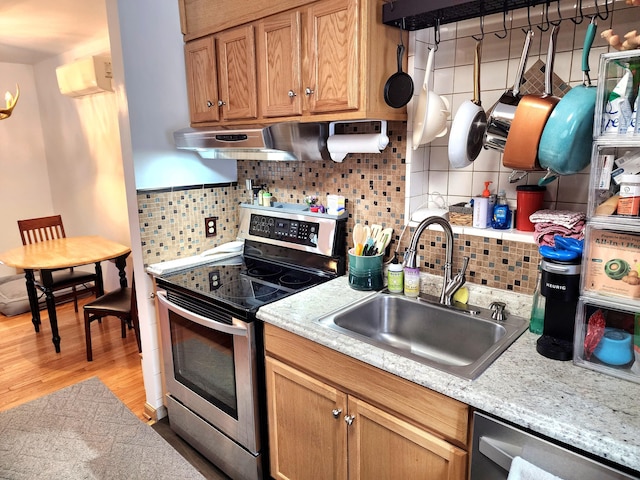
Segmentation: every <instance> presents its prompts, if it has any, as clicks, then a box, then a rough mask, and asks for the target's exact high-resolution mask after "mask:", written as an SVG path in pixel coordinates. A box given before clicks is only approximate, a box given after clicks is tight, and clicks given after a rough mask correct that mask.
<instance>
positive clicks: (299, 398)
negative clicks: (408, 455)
mask: <svg viewBox="0 0 640 480" xmlns="http://www.w3.org/2000/svg"><path fill="white" fill-rule="evenodd" d="M266 375H267V405H268V418H269V448H270V463H271V476H272V477H274V478H277V479H287V480H307V479H311V478H312V479H314V480H322V479H327V480H334V479H346V478H347V449H346V442H347V439H346V436H347V429H346V427H345V425H346V424H345V421H344V415H345V412H346V404H347V399H346V395H345V394H344V393H342V392H340V391H338V390H336V389H334V388H332V387H330V386H328V385H326V384H324V383H322V382H319V381H317V380H315V379H313V378H311V377H309V376H307V375H305V374H303V373H301V372H299V371H297V370H295V369H293V368H291V367H289V366H288V365H285V364H283V363H280V362H278V361H277V360H273V359H272V358H269V357H267V359H266ZM371 478H376V477H375V476H374V477H371ZM396 478H399V477H396Z"/></svg>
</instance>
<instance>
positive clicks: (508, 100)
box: [484, 30, 533, 152]
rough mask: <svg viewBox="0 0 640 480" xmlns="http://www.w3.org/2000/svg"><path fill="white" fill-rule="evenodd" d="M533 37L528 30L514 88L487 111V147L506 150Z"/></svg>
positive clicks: (485, 144) (485, 141)
mask: <svg viewBox="0 0 640 480" xmlns="http://www.w3.org/2000/svg"><path fill="white" fill-rule="evenodd" d="M531 37H533V30H529V31H528V32H527V36H526V38H525V40H524V47H523V48H522V56H521V57H520V64H519V65H518V71H517V72H516V79H515V82H514V84H513V89H510V90H507V91H505V92H504V93H503V94H502V96H501V97H500V99H499V100H498V101H497V102H496V104H495V105H494V106H493V107H491V108H490V109H489V111H488V112H487V130H486V131H485V134H484V146H485V148H491V149H493V150H498V151H499V152H503V151H504V146H505V144H506V143H507V135H508V134H509V128H510V127H511V122H512V121H513V117H514V115H515V113H516V108H517V107H518V103H519V102H520V98H521V96H520V87H521V86H522V76H523V75H524V69H525V68H526V66H527V56H528V55H529V46H530V45H531Z"/></svg>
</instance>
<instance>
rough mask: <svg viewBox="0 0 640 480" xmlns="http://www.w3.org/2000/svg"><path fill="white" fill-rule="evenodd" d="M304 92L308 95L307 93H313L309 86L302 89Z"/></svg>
mask: <svg viewBox="0 0 640 480" xmlns="http://www.w3.org/2000/svg"><path fill="white" fill-rule="evenodd" d="M304 94H305V95H307V96H309V95H313V90H311V89H310V88H309V87H307V88H305V89H304Z"/></svg>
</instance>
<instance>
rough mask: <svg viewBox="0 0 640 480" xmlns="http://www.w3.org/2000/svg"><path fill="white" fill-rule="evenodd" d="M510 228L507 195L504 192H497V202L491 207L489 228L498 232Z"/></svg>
mask: <svg viewBox="0 0 640 480" xmlns="http://www.w3.org/2000/svg"><path fill="white" fill-rule="evenodd" d="M509 227H511V210H510V209H509V204H508V203H507V195H506V193H505V191H504V190H500V191H499V192H498V200H497V201H496V204H495V205H494V207H493V215H492V217H491V228H496V229H498V230H506V229H507V228H509Z"/></svg>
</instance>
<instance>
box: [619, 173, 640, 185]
mask: <svg viewBox="0 0 640 480" xmlns="http://www.w3.org/2000/svg"><path fill="white" fill-rule="evenodd" d="M619 179H620V183H640V175H634V174H627V175H620V177H619Z"/></svg>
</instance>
